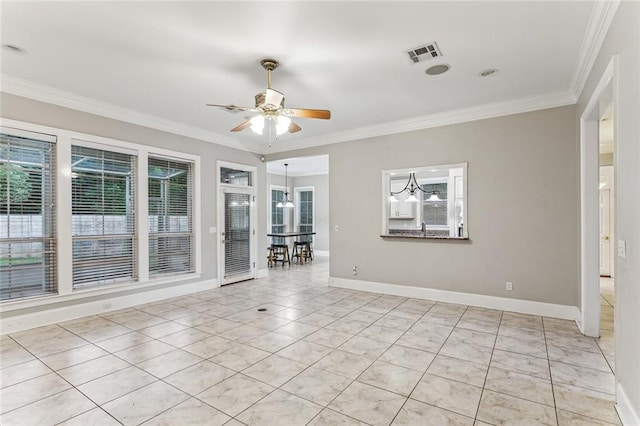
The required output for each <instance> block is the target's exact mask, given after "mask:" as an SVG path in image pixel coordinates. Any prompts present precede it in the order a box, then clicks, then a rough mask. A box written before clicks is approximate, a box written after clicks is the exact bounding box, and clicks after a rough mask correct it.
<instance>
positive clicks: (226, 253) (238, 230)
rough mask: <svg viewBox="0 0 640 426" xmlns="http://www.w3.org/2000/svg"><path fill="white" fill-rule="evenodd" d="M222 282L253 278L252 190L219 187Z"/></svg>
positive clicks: (229, 282) (228, 282) (253, 229)
mask: <svg viewBox="0 0 640 426" xmlns="http://www.w3.org/2000/svg"><path fill="white" fill-rule="evenodd" d="M220 191H221V197H220V198H221V199H220V201H221V203H220V205H221V208H222V210H223V211H222V212H221V217H222V218H223V230H222V232H221V233H220V237H221V244H222V250H221V263H222V265H221V266H222V282H221V284H222V285H225V284H231V283H234V282H238V281H244V280H248V279H252V278H254V277H255V260H254V259H253V245H254V241H255V228H254V226H253V219H254V211H253V210H254V195H253V189H250V188H247V189H244V188H225V187H223V188H221V189H220Z"/></svg>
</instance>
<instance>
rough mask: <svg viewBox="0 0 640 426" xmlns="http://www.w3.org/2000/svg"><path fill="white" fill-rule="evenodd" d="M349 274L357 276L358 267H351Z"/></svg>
mask: <svg viewBox="0 0 640 426" xmlns="http://www.w3.org/2000/svg"><path fill="white" fill-rule="evenodd" d="M351 272H353V275H358V266H356V265H353V268H351Z"/></svg>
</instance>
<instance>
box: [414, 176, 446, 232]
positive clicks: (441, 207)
mask: <svg viewBox="0 0 640 426" xmlns="http://www.w3.org/2000/svg"><path fill="white" fill-rule="evenodd" d="M421 187H422V190H423V191H425V192H426V194H425V193H423V194H422V197H423V200H422V218H423V219H422V220H423V221H424V223H425V224H426V225H427V226H429V225H433V226H446V225H447V220H448V217H449V214H448V211H447V184H446V182H443V183H429V184H425V185H421ZM433 191H436V192H437V193H438V197H439V198H440V201H428V198H429V195H430V194H431V193H432V192H433Z"/></svg>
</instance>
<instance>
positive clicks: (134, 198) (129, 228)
mask: <svg viewBox="0 0 640 426" xmlns="http://www.w3.org/2000/svg"><path fill="white" fill-rule="evenodd" d="M76 147H77V148H78V149H80V150H82V149H91V150H95V151H97V152H104V153H114V154H120V155H125V156H127V157H129V158H128V163H127V164H128V165H129V167H130V168H129V170H130V175H129V178H128V179H127V182H128V184H127V185H126V187H127V194H126V197H128V200H127V201H126V204H129V203H130V204H131V206H132V208H131V209H129V208H127V212H126V213H125V214H124V215H119V216H124V218H125V227H126V232H124V233H104V232H103V233H94V234H75V233H74V232H73V231H74V230H73V219H74V218H75V217H76V216H80V214H78V215H76V214H74V213H73V211H74V196H73V183H74V179H76V177H75V176H74V169H73V167H74V166H75V163H73V162H72V165H71V186H72V197H71V211H72V214H71V219H72V235H71V240H72V245H73V246H75V244H76V242H80V241H86V242H88V243H93V244H96V243H107V242H109V241H117V240H130V241H131V242H130V244H131V252H130V253H124V257H125V258H126V259H127V260H128V258H129V257H131V276H123V277H119V278H116V277H111V278H108V279H105V277H104V276H102V277H99V275H98V274H97V273H96V274H95V278H96V279H95V280H90V281H83V282H76V281H77V279H76V272H77V269H76V266H78V267H79V266H80V265H81V264H82V263H83V262H82V261H80V260H76V253H75V251H74V250H73V248H72V261H73V269H72V275H73V290H74V291H77V290H81V289H85V288H96V287H104V286H111V285H114V284H118V283H134V282H138V277H139V269H138V264H139V262H138V250H137V244H136V240H137V239H138V238H137V235H138V226H137V225H138V223H137V222H138V220H137V210H138V209H137V206H138V205H139V203H140V197H139V196H138V193H137V189H138V187H139V186H140V185H138V182H137V172H138V169H139V165H138V156H137V152H136V151H134V150H129V149H123V148H122V147H113V148H112V147H111V146H108V145H102V144H95V143H91V142H87V141H84V140H78V139H72V140H71V155H72V156H73V155H74V154H73V150H74V148H76ZM87 158H91V157H87ZM103 159H104V157H103ZM72 161H73V160H72ZM104 175H105V173H102V176H103V177H102V180H101V181H100V183H101V185H102V189H103V190H104V186H105V184H106V183H107V181H106V180H105V178H104ZM89 201H90V200H89ZM102 207H103V208H108V207H111V206H109V205H108V204H103V205H102ZM129 210H130V211H129ZM84 215H87V214H84ZM102 216H103V217H104V216H107V215H106V214H104V213H103V214H102ZM110 216H111V215H110ZM85 262H86V261H85ZM123 266H125V265H123ZM78 269H79V268H78Z"/></svg>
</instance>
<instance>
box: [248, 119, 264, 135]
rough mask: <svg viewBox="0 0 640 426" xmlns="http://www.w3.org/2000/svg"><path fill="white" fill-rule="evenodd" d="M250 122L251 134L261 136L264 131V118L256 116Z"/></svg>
mask: <svg viewBox="0 0 640 426" xmlns="http://www.w3.org/2000/svg"><path fill="white" fill-rule="evenodd" d="M250 121H251V130H252V131H253V133H256V134H258V135H261V134H262V131H263V130H264V117H263V116H262V115H256V116H255V117H253V118H252V119H251V120H250Z"/></svg>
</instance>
